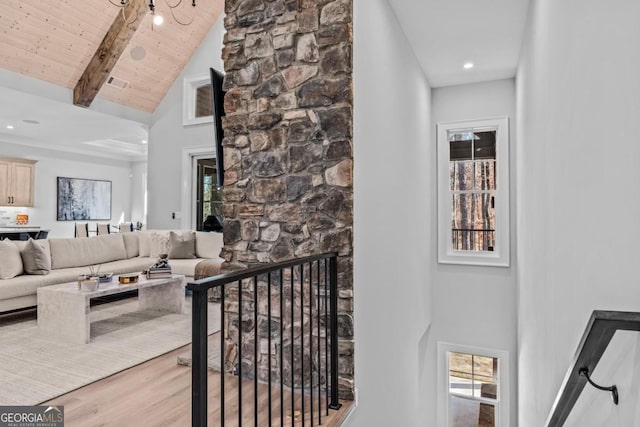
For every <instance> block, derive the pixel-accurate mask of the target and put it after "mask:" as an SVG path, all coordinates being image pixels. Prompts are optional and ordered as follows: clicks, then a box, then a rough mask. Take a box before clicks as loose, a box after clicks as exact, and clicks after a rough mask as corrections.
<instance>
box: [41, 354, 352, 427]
mask: <svg viewBox="0 0 640 427" xmlns="http://www.w3.org/2000/svg"><path fill="white" fill-rule="evenodd" d="M190 348H191V346H190V345H189V346H185V347H181V348H179V349H176V350H174V351H172V352H170V353H167V354H165V355H163V356H160V357H157V358H155V359H152V360H150V361H148V362H145V363H143V364H140V365H138V366H134V367H132V368H130V369H127V370H126V371H122V372H120V373H117V374H115V375H112V376H110V377H107V378H105V379H103V380H100V381H97V382H95V383H92V384H89V385H87V386H85V387H82V388H79V389H77V390H74V391H72V392H70V393H67V394H65V395H62V396H60V397H58V398H55V399H52V400H50V401H47V402H43V403H42V404H43V405H64V412H65V425H66V426H67V427H76V426H77V427H97V426H101V427H102V426H104V427H111V426H113V427H116V426H117V427H127V426H145V427H153V426H158V427H168V426H179V427H187V426H189V425H191V368H189V367H185V366H179V365H177V363H176V360H177V357H178V355H179V354H181V353H184V352H185V351H188V350H190ZM208 390H209V408H208V414H209V419H208V425H209V426H212V427H217V426H220V408H219V403H218V402H219V399H220V374H218V373H214V372H210V373H209V378H208ZM314 391H315V390H314ZM242 393H243V403H242V414H243V425H253V424H254V423H253V414H254V398H253V396H254V391H253V382H251V381H243V382H242ZM258 394H259V398H258V417H259V425H260V426H268V425H269V423H268V416H269V415H268V386H267V385H266V384H259V385H258ZM237 396H238V378H237V377H234V376H229V375H226V376H225V401H226V402H227V404H226V407H225V426H226V427H234V426H238V424H239V423H238V413H237V409H238V404H237V403H238V402H237ZM314 398H315V401H314V409H315V411H314V422H315V424H314V425H320V424H318V400H317V399H318V397H317V394H316V396H314ZM291 399H292V394H291V392H290V391H289V390H285V392H284V414H285V419H284V425H285V426H302V419H301V418H302V417H301V416H298V417H295V420H292V419H291ZM293 399H294V402H295V409H296V411H300V409H301V406H302V396H301V395H300V393H294V394H293ZM309 399H310V396H308V395H305V410H306V413H305V426H310V425H311V423H310V414H309V409H310V400H309ZM321 403H323V404H324V399H323V400H322V402H321ZM341 403H343V406H342V408H341V409H340V410H339V411H333V410H330V411H329V416H328V417H327V416H326V415H325V412H324V411H323V413H322V424H321V425H322V426H328V427H338V426H340V425H341V423H342V421H343V420H344V417H345V415H346V414H347V413H348V411H349V410H350V408H351V402H341ZM280 404H281V402H280V390H279V389H277V388H274V389H273V390H272V423H271V425H272V426H280ZM296 415H300V414H299V413H296Z"/></svg>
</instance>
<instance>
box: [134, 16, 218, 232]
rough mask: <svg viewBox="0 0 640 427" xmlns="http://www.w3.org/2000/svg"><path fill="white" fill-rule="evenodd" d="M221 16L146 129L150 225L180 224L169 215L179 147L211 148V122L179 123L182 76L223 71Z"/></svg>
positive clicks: (178, 184)
mask: <svg viewBox="0 0 640 427" xmlns="http://www.w3.org/2000/svg"><path fill="white" fill-rule="evenodd" d="M223 37H224V25H223V16H221V17H220V19H218V22H216V24H215V25H214V26H213V28H212V29H211V31H210V32H209V34H208V35H207V36H206V37H205V39H204V40H203V42H202V43H201V44H200V46H199V47H198V49H197V50H196V52H195V53H194V55H193V56H192V57H191V60H190V61H189V62H188V63H187V65H186V66H185V68H184V69H183V70H182V72H181V73H180V75H179V76H178V77H177V78H176V81H175V82H174V83H173V85H172V86H171V89H169V91H168V92H167V94H166V95H165V97H164V99H163V100H162V102H161V103H160V105H159V106H158V108H157V109H156V111H155V112H154V113H153V116H152V125H151V128H150V129H149V155H148V158H147V160H148V192H149V199H148V200H149V206H148V216H147V221H148V224H149V228H154V229H171V228H180V226H181V222H182V221H181V219H179V218H177V217H176V219H172V218H171V214H172V213H173V212H180V210H181V205H182V185H183V183H182V149H183V148H189V147H201V146H210V147H211V150H212V151H213V150H214V147H215V142H214V141H215V139H214V132H213V123H206V124H200V125H191V126H183V125H182V86H183V79H184V77H195V76H200V75H203V74H205V75H208V74H209V67H213V68H215V69H216V70H218V71H223V70H224V68H223V64H222V59H221V55H222V46H223V44H222V39H223Z"/></svg>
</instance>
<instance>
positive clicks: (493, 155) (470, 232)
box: [438, 118, 509, 267]
mask: <svg viewBox="0 0 640 427" xmlns="http://www.w3.org/2000/svg"><path fill="white" fill-rule="evenodd" d="M508 145H509V128H508V119H507V118H502V119H487V120H476V121H472V122H455V123H440V124H438V261H439V262H441V263H451V264H477V265H495V266H502V267H508V266H509V146H508Z"/></svg>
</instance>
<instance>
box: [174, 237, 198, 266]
mask: <svg viewBox="0 0 640 427" xmlns="http://www.w3.org/2000/svg"><path fill="white" fill-rule="evenodd" d="M195 257H196V233H195V232H193V231H192V232H185V233H176V232H174V231H170V232H169V259H193V258H195Z"/></svg>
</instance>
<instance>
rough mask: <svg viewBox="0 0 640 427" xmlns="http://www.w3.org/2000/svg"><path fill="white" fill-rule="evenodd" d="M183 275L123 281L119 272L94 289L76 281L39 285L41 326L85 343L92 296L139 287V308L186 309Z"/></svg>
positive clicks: (71, 340)
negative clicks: (119, 279)
mask: <svg viewBox="0 0 640 427" xmlns="http://www.w3.org/2000/svg"><path fill="white" fill-rule="evenodd" d="M184 287H185V281H184V276H182V275H178V274H174V275H173V277H171V278H165V279H146V278H144V276H140V277H139V279H138V282H137V283H131V284H127V285H121V284H120V283H119V281H118V276H113V281H111V282H107V283H100V284H99V286H98V289H96V290H95V291H82V290H80V289H78V284H77V282H71V283H62V284H60V285H53V286H44V287H41V288H38V330H39V331H41V332H42V333H45V334H47V335H49V336H52V337H55V338H59V339H62V340H65V341H66V342H70V343H77V344H86V343H88V342H89V340H90V339H91V333H90V332H91V324H90V319H89V308H90V304H89V302H90V301H91V299H92V298H97V297H103V296H107V295H115V294H119V293H123V292H127V291H131V290H134V289H137V290H138V308H139V309H153V310H162V311H167V312H171V313H183V312H184V305H185V291H184Z"/></svg>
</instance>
